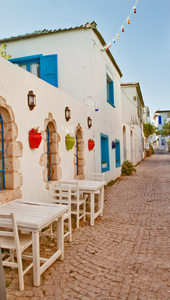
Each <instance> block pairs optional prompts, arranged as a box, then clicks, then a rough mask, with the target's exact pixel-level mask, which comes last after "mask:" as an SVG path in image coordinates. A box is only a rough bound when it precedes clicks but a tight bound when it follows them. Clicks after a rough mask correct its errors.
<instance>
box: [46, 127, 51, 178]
mask: <svg viewBox="0 0 170 300" xmlns="http://www.w3.org/2000/svg"><path fill="white" fill-rule="evenodd" d="M46 141H47V181H50V180H51V155H50V131H49V127H48V126H47V128H46Z"/></svg>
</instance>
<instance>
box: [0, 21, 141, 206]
mask: <svg viewBox="0 0 170 300" xmlns="http://www.w3.org/2000/svg"><path fill="white" fill-rule="evenodd" d="M0 43H5V44H7V49H8V53H9V54H10V55H11V56H12V59H11V62H12V63H11V62H7V61H5V60H4V59H3V58H1V59H0V116H1V126H2V124H3V134H4V136H3V138H2V139H1V140H0V142H1V144H4V152H3V153H4V154H3V155H4V167H3V165H2V166H1V174H3V175H5V176H4V177H3V175H2V176H1V191H0V196H1V199H2V201H6V200H12V199H15V198H19V197H21V196H23V197H24V198H29V199H30V198H31V199H32V200H33V201H34V200H37V199H41V200H43V201H45V199H46V197H47V193H48V182H49V181H51V180H57V179H59V178H64V179H67V178H85V177H86V176H87V174H88V172H89V171H94V172H105V175H106V176H105V178H106V181H110V180H111V179H115V178H117V177H118V176H119V175H120V173H121V163H122V161H123V156H122V155H123V129H122V110H121V89H120V85H121V82H120V78H121V76H122V73H121V71H120V69H119V67H118V65H117V64H116V62H115V60H114V58H113V56H112V55H111V53H110V51H109V50H108V51H107V52H101V48H102V47H103V46H104V45H105V41H104V39H103V37H102V36H101V35H100V33H99V32H98V30H97V28H96V23H95V22H93V23H91V24H89V23H87V24H86V25H82V26H80V27H76V28H70V29H64V30H54V31H46V30H44V31H38V32H34V33H33V34H26V35H24V36H19V37H12V38H9V39H4V40H0ZM18 65H19V66H21V68H20V67H18ZM23 69H24V70H23ZM25 70H27V71H29V72H26V71H25ZM30 72H31V73H33V74H34V75H33V74H31V73H30ZM35 75H36V76H35ZM38 77H39V78H38ZM30 91H33V93H34V94H35V95H36V106H35V108H34V109H33V110H30V109H29V107H28V103H27V96H28V93H29V92H30ZM66 107H68V108H69V109H70V111H71V119H70V120H69V121H66V119H65V109H66ZM88 117H90V118H91V120H92V127H90V128H89V127H88V124H87V120H88ZM34 127H39V131H41V132H42V137H43V141H42V142H41V144H40V146H39V148H37V149H31V148H30V146H29V142H28V135H29V131H30V130H31V129H32V128H34ZM67 134H70V135H72V136H74V137H75V139H76V143H75V146H74V148H73V149H72V150H66V146H65V137H66V135H67ZM48 137H50V138H49V139H48ZM89 139H93V140H94V141H95V147H94V149H93V150H89V149H88V141H89ZM139 140H141V136H140V138H139ZM113 141H114V142H116V148H113V147H112V142H113ZM48 146H49V147H50V151H48ZM135 149H136V148H135ZM133 151H135V150H133ZM48 152H49V153H50V159H49V153H48ZM141 157H142V154H141ZM49 166H50V173H49ZM3 182H5V185H4V187H3V184H2V183H3Z"/></svg>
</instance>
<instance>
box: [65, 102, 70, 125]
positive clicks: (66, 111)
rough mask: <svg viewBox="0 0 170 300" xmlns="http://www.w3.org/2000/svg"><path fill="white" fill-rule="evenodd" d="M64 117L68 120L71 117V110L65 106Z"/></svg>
mask: <svg viewBox="0 0 170 300" xmlns="http://www.w3.org/2000/svg"><path fill="white" fill-rule="evenodd" d="M65 119H66V121H67V122H68V121H69V120H70V119H71V110H70V109H69V108H68V106H66V108H65Z"/></svg>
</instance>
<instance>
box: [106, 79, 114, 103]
mask: <svg viewBox="0 0 170 300" xmlns="http://www.w3.org/2000/svg"><path fill="white" fill-rule="evenodd" d="M107 102H109V103H110V104H111V105H112V106H114V82H113V80H112V79H111V78H110V77H109V75H108V74H107Z"/></svg>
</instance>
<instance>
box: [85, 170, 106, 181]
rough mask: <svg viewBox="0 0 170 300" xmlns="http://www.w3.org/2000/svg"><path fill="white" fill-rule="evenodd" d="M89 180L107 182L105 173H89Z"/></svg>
mask: <svg viewBox="0 0 170 300" xmlns="http://www.w3.org/2000/svg"><path fill="white" fill-rule="evenodd" d="M88 180H94V181H104V180H105V174H104V173H92V172H89V174H88Z"/></svg>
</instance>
